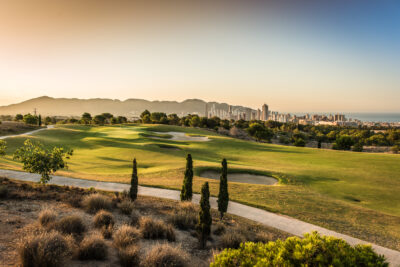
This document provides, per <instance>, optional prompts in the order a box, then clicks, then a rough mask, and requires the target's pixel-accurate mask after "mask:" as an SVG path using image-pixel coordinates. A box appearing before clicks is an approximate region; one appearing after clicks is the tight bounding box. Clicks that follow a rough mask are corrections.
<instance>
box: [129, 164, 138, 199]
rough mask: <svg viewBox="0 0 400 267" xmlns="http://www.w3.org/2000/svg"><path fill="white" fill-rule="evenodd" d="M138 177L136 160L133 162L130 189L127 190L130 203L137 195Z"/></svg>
mask: <svg viewBox="0 0 400 267" xmlns="http://www.w3.org/2000/svg"><path fill="white" fill-rule="evenodd" d="M138 181H139V179H138V175H137V164H136V159H134V160H133V169H132V178H131V188H130V189H129V196H130V198H131V199H132V201H135V200H136V198H137V193H138Z"/></svg>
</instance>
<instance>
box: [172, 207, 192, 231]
mask: <svg viewBox="0 0 400 267" xmlns="http://www.w3.org/2000/svg"><path fill="white" fill-rule="evenodd" d="M197 217H198V215H197V214H196V213H194V212H187V211H183V210H180V211H178V212H176V213H174V214H172V215H171V216H170V217H169V222H170V223H172V224H173V225H174V226H176V227H177V228H179V229H181V230H188V229H195V227H196V224H197Z"/></svg>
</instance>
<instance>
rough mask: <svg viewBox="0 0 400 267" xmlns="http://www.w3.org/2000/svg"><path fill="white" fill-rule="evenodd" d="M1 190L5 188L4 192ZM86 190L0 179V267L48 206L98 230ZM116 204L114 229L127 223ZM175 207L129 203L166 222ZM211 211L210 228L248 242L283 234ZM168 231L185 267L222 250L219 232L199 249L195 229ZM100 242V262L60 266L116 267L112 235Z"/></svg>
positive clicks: (12, 259) (145, 200)
mask: <svg viewBox="0 0 400 267" xmlns="http://www.w3.org/2000/svg"><path fill="white" fill-rule="evenodd" d="M4 188H6V189H4ZM2 190H3V192H2ZM4 190H6V193H5V194H4ZM91 193H93V190H83V189H79V188H72V187H65V186H64V187H59V186H52V185H47V186H42V185H38V184H35V183H26V182H19V181H13V180H9V179H6V178H0V266H18V265H19V262H20V261H19V254H18V247H19V243H20V242H22V241H23V240H24V238H25V237H26V236H28V235H29V234H31V232H33V231H34V230H35V229H38V228H40V227H41V226H40V224H39V222H38V215H39V213H40V211H41V210H42V209H45V208H47V209H52V210H54V211H56V212H57V213H58V217H60V218H62V217H64V216H67V215H71V214H76V215H78V216H80V217H81V218H82V219H83V221H84V223H85V226H86V228H87V232H86V233H85V235H89V234H91V233H95V232H97V231H99V230H97V229H96V228H94V227H93V225H92V224H93V223H92V221H93V217H94V215H93V214H89V213H86V212H85V211H84V210H83V209H82V208H81V207H79V203H80V202H81V200H82V198H83V196H84V195H87V194H91ZM100 193H102V194H106V195H108V196H109V197H110V198H111V199H112V200H113V203H114V202H115V201H116V200H118V198H119V196H118V195H117V194H115V193H114V192H100ZM117 207H118V205H117V204H116V205H115V206H114V208H113V209H112V210H111V211H110V212H111V213H112V214H113V216H114V219H115V222H116V224H115V225H114V228H115V229H117V228H118V227H120V226H121V225H123V224H128V223H129V222H130V216H129V215H124V214H122V213H121V211H120V210H119V209H118V208H117ZM179 208H180V203H179V202H177V201H173V200H167V199H160V198H153V197H142V196H139V197H138V199H137V200H136V201H135V202H134V210H135V211H136V212H137V213H138V214H140V216H148V217H151V218H154V219H158V220H163V221H165V222H168V219H169V218H170V216H171V215H172V214H174V213H175V212H177V211H179ZM196 208H197V207H196ZM212 215H213V227H212V231H213V230H214V229H215V227H216V226H217V225H218V224H219V225H220V224H223V225H224V226H225V227H226V230H225V232H233V231H240V232H241V233H242V234H243V235H244V236H246V240H247V239H248V240H249V241H253V240H251V239H252V238H254V237H255V236H257V235H260V234H262V236H263V238H265V239H267V240H266V241H269V240H276V239H278V238H281V239H284V238H286V237H288V236H289V235H288V234H286V233H284V232H281V231H278V230H276V229H273V228H268V227H265V226H262V225H260V224H257V223H254V222H252V221H250V220H247V219H244V218H241V217H237V216H231V215H226V216H225V218H224V219H223V221H220V219H219V216H218V213H217V211H215V210H213V211H212ZM174 232H175V236H176V241H175V242H168V243H169V244H171V245H174V246H178V247H180V248H181V249H183V250H184V251H185V252H187V253H188V254H189V255H190V263H188V266H208V265H209V263H210V261H211V259H212V256H213V253H215V252H218V251H219V250H221V249H222V248H221V247H219V245H218V244H219V239H220V236H217V235H214V234H212V235H211V237H210V239H209V242H208V244H207V248H206V249H199V246H198V240H197V237H196V232H195V230H180V229H178V228H176V227H175V228H174ZM105 241H106V244H107V245H108V257H107V259H106V260H105V261H79V260H76V259H75V260H69V261H68V262H67V263H66V264H65V265H66V266H120V263H119V259H118V256H117V249H116V248H114V246H113V243H112V240H107V239H105ZM163 242H167V241H162V240H147V239H143V238H142V239H140V241H139V243H138V246H139V247H140V252H141V254H143V255H146V253H147V252H148V251H149V250H150V249H151V248H152V247H153V246H154V245H156V244H157V243H163Z"/></svg>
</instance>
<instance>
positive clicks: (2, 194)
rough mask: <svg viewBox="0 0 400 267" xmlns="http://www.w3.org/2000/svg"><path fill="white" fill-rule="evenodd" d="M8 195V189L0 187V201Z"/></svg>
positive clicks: (3, 186)
mask: <svg viewBox="0 0 400 267" xmlns="http://www.w3.org/2000/svg"><path fill="white" fill-rule="evenodd" d="M7 195H8V188H7V186H5V185H0V199H1V198H6V197H7Z"/></svg>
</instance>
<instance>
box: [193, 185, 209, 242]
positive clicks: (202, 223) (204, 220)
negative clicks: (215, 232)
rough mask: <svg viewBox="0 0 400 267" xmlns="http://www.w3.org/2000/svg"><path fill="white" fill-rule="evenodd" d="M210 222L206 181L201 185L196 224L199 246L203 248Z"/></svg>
mask: <svg viewBox="0 0 400 267" xmlns="http://www.w3.org/2000/svg"><path fill="white" fill-rule="evenodd" d="M211 222H212V218H211V212H210V190H209V188H208V182H205V183H204V184H203V186H202V187H201V199H200V212H199V224H198V225H197V231H198V234H199V235H198V237H199V241H200V247H201V248H205V246H206V244H207V239H208V237H209V236H210V232H211Z"/></svg>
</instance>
